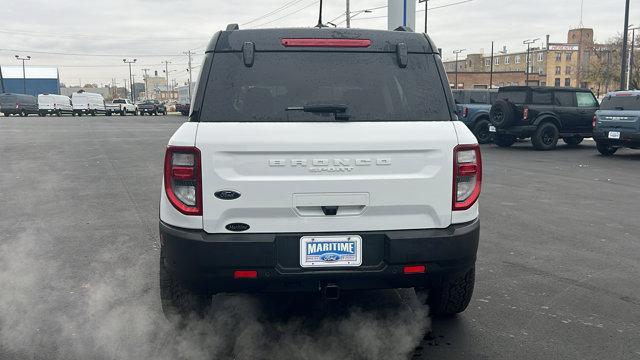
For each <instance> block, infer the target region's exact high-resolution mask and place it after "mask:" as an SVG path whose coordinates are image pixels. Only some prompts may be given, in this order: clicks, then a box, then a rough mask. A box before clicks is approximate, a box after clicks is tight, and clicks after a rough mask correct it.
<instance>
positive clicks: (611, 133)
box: [609, 131, 620, 139]
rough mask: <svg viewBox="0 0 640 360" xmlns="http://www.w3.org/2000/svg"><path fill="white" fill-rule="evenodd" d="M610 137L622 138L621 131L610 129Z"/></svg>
mask: <svg viewBox="0 0 640 360" xmlns="http://www.w3.org/2000/svg"><path fill="white" fill-rule="evenodd" d="M609 139H620V131H609Z"/></svg>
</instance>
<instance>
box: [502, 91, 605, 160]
mask: <svg viewBox="0 0 640 360" xmlns="http://www.w3.org/2000/svg"><path fill="white" fill-rule="evenodd" d="M596 110H598V101H597V100H596V98H595V96H593V93H592V92H591V91H589V90H585V89H577V88H552V87H539V86H507V87H502V88H500V89H499V91H498V99H497V100H496V102H495V103H494V104H493V106H492V107H491V113H490V120H491V123H492V124H493V125H494V126H495V128H496V134H495V136H494V142H495V143H496V145H498V146H502V147H509V146H511V145H513V144H514V143H515V142H516V140H517V139H518V138H521V139H525V138H528V137H530V138H531V142H532V143H533V147H534V148H536V149H538V150H551V149H553V148H555V147H556V145H557V143H558V139H560V138H562V140H564V142H565V143H567V144H568V145H572V146H575V145H578V144H580V143H581V142H582V140H583V139H584V138H585V137H591V136H592V132H593V129H592V121H593V116H594V115H595V112H596Z"/></svg>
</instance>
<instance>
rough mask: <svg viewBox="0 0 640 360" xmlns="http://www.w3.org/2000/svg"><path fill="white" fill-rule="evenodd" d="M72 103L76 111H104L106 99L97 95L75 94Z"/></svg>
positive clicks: (72, 96)
mask: <svg viewBox="0 0 640 360" xmlns="http://www.w3.org/2000/svg"><path fill="white" fill-rule="evenodd" d="M71 103H72V104H73V109H74V110H104V109H105V107H104V98H103V97H102V95H100V94H95V93H88V92H84V93H73V95H71Z"/></svg>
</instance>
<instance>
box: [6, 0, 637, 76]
mask: <svg viewBox="0 0 640 360" xmlns="http://www.w3.org/2000/svg"><path fill="white" fill-rule="evenodd" d="M345 1H346V0H324V11H323V12H324V16H323V20H324V21H325V22H326V21H331V20H334V21H333V22H334V23H335V24H336V25H338V26H339V27H344V26H345V24H344V22H342V21H343V20H344V18H345V17H344V11H345ZM387 1H402V0H351V11H352V12H354V11H356V12H357V11H359V10H363V9H371V8H376V7H380V6H384V5H386V4H387ZM457 2H460V0H429V6H430V7H432V8H433V9H432V10H430V11H429V19H428V20H429V31H428V32H429V35H430V36H431V37H432V38H433V40H434V41H435V42H436V45H437V46H438V47H440V48H442V49H443V57H444V58H445V59H451V58H453V55H452V51H453V50H454V49H467V52H468V53H477V52H482V51H484V52H485V53H488V52H490V48H491V41H495V46H496V49H501V48H502V47H503V46H507V48H508V50H509V51H520V50H522V49H523V48H524V45H522V41H523V40H525V39H531V38H541V39H545V36H546V35H547V34H549V35H551V42H564V41H566V36H567V35H566V33H567V30H569V29H570V28H575V27H578V26H579V25H580V8H581V2H582V1H581V0H470V1H468V2H464V3H461V4H458V5H452V6H446V5H448V4H453V3H457ZM1 8H2V9H1V11H2V19H3V20H2V22H0V65H3V66H9V65H20V63H19V62H18V61H17V60H15V58H14V55H16V54H18V55H22V56H26V55H30V56H31V57H32V60H31V61H29V65H33V66H52V67H57V68H59V71H60V78H61V81H62V82H63V83H66V84H67V85H78V83H80V82H82V84H85V83H96V84H99V85H102V84H110V83H112V81H113V79H115V81H116V83H117V84H118V85H120V86H121V85H122V83H123V79H127V78H128V75H129V69H128V67H127V66H126V65H125V64H124V63H123V61H122V60H123V58H129V59H133V58H136V59H137V62H136V63H135V64H134V66H133V67H132V69H133V74H134V76H136V78H137V79H140V80H141V79H142V73H143V71H142V69H145V68H146V69H149V71H150V74H154V72H155V71H157V72H158V74H159V75H160V76H164V73H163V72H162V70H164V68H165V66H164V65H163V63H162V62H163V61H170V62H171V63H170V64H169V65H168V69H169V76H170V79H176V81H178V82H179V83H180V84H182V83H184V82H185V81H186V80H187V79H188V72H187V71H186V68H187V56H186V55H184V54H183V52H186V51H188V50H193V51H194V52H195V53H196V55H195V56H194V58H193V62H194V64H195V66H196V67H197V66H198V65H199V63H200V61H201V60H202V52H203V50H204V47H205V46H206V45H207V43H208V41H209V39H210V38H211V35H212V34H213V33H215V32H216V31H218V30H220V29H224V28H225V27H226V25H227V24H229V23H239V24H240V27H241V28H250V27H256V28H267V27H310V26H314V25H315V24H316V23H317V20H318V1H317V0H235V1H221V0H109V1H97V0H85V1H78V0H74V1H70V0H56V1H51V0H2V7H1ZM423 8H424V4H418V5H417V9H418V10H422V9H423ZM386 15H387V10H386V8H381V9H376V10H372V12H371V13H359V14H357V15H356V16H355V17H354V19H353V21H352V27H359V28H371V29H386V27H387V19H386ZM623 21H624V0H584V6H583V17H582V24H583V25H584V26H585V27H591V28H593V29H594V31H595V40H596V41H598V42H604V41H606V40H608V39H609V38H611V37H613V36H615V35H616V34H620V33H621V31H622V28H623V26H624V25H623ZM634 22H635V24H636V25H640V1H636V0H632V1H631V15H630V24H633V23H634ZM423 24H424V12H418V13H417V16H416V30H417V31H424V25H423ZM194 75H197V68H196V70H195V71H194Z"/></svg>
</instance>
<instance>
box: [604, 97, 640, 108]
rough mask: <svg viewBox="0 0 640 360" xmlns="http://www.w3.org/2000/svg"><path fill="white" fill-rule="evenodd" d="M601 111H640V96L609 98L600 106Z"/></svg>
mask: <svg viewBox="0 0 640 360" xmlns="http://www.w3.org/2000/svg"><path fill="white" fill-rule="evenodd" d="M600 109H601V110H640V96H611V97H609V96H607V97H605V98H604V99H603V100H602V104H600Z"/></svg>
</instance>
